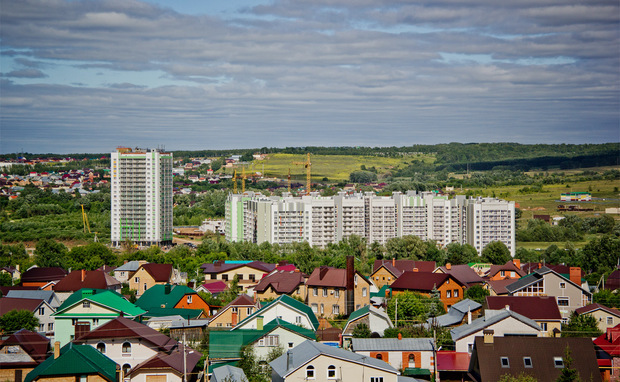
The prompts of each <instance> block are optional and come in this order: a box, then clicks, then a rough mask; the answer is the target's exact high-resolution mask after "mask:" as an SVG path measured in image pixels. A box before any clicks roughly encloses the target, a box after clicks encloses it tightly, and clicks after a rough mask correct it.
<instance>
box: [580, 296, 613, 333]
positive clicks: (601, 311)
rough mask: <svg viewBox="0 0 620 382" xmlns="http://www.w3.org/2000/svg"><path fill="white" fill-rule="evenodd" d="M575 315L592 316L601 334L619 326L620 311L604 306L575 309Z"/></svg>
mask: <svg viewBox="0 0 620 382" xmlns="http://www.w3.org/2000/svg"><path fill="white" fill-rule="evenodd" d="M575 313H577V314H589V315H591V316H594V318H595V319H596V321H597V322H598V329H599V330H600V331H601V332H606V331H607V329H609V328H613V327H615V326H616V325H618V324H620V310H618V309H613V308H608V307H606V306H605V305H602V304H598V303H594V304H589V305H586V306H584V307H582V308H579V309H575Z"/></svg>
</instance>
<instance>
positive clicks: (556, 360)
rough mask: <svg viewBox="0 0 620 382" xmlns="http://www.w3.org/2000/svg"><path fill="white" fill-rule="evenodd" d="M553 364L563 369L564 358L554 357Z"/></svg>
mask: <svg viewBox="0 0 620 382" xmlns="http://www.w3.org/2000/svg"><path fill="white" fill-rule="evenodd" d="M553 365H554V366H555V367H556V368H557V369H563V368H564V359H562V357H553Z"/></svg>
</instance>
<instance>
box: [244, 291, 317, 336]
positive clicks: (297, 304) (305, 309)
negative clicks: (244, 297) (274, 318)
mask: <svg viewBox="0 0 620 382" xmlns="http://www.w3.org/2000/svg"><path fill="white" fill-rule="evenodd" d="M276 302H282V303H284V304H286V305H289V306H290V307H292V308H293V309H296V310H299V311H301V312H302V313H305V314H306V315H307V316H308V319H309V320H310V323H312V327H313V328H314V329H318V328H319V320H318V319H317V318H316V314H314V312H313V311H312V309H311V308H310V307H309V306H308V305H306V304H304V303H303V302H301V301H299V300H296V299H294V298H292V297H291V296H289V295H286V294H283V295H282V296H280V297H278V298H276V299H275V300H273V301H271V302H268V303H265V304H264V305H263V306H262V307H261V308H260V309H259V310H257V311H256V312H254V313H253V314H252V315H250V316H248V317H246V318H245V319H244V320H243V321H241V322H240V323H239V325H237V326H235V328H238V327H241V326H242V325H243V324H244V323H246V322H248V321H250V320H252V319H254V318H255V317H256V316H262V315H263V312H264V311H265V310H267V308H269V307H270V306H271V305H273V304H275V303H276ZM235 328H233V330H235Z"/></svg>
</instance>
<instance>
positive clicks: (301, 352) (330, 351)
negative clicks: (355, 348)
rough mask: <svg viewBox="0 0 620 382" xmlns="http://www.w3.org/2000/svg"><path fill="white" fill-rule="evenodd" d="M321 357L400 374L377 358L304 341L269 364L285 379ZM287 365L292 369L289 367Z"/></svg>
mask: <svg viewBox="0 0 620 382" xmlns="http://www.w3.org/2000/svg"><path fill="white" fill-rule="evenodd" d="M321 355H324V356H327V357H333V358H338V359H342V360H345V361H348V362H351V363H355V364H357V365H363V366H367V367H371V368H374V369H380V370H383V371H385V372H388V373H393V374H398V371H397V370H396V369H395V368H393V367H392V366H390V365H389V364H387V363H386V362H383V361H381V360H378V359H376V358H372V357H367V356H364V355H361V354H356V353H353V352H350V351H348V350H343V349H340V348H336V347H332V346H329V345H325V344H321V343H318V342H315V341H311V340H307V341H304V342H302V343H301V344H299V345H297V346H295V347H294V348H293V349H291V350H289V351H287V352H286V353H284V354H283V355H281V356H280V357H278V358H276V359H274V360H273V361H271V362H269V365H270V366H271V367H272V370H273V371H274V372H275V373H277V374H278V375H279V376H281V377H285V376H287V375H289V374H291V373H292V372H294V371H295V370H297V369H299V368H300V367H302V366H303V365H305V364H306V363H308V362H310V361H311V360H313V359H315V358H317V357H319V356H321ZM287 357H290V358H289V360H290V362H287ZM287 363H288V366H290V367H287Z"/></svg>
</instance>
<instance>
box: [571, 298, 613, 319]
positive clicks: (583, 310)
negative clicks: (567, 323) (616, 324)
mask: <svg viewBox="0 0 620 382" xmlns="http://www.w3.org/2000/svg"><path fill="white" fill-rule="evenodd" d="M599 309H600V310H604V311H605V312H607V313H609V314H613V315H614V316H617V317H620V310H618V309H614V308H608V307H606V306H605V305H603V304H599V303H597V302H595V303H594V304H590V305H586V306H584V307H581V308H579V309H575V312H576V313H577V314H584V313H590V312H594V311H595V310H599Z"/></svg>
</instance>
